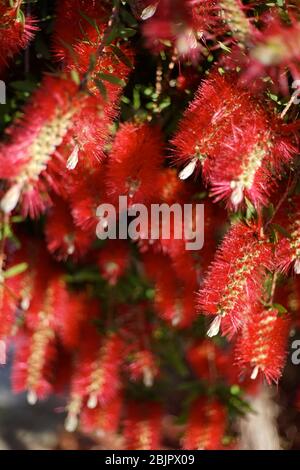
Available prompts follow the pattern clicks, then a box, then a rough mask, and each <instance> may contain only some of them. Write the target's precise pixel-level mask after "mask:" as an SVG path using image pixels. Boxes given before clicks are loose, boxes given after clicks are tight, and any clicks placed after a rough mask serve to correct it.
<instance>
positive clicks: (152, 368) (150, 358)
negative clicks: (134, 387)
mask: <svg viewBox="0 0 300 470" xmlns="http://www.w3.org/2000/svg"><path fill="white" fill-rule="evenodd" d="M128 370H129V374H130V378H131V379H132V380H133V381H138V380H142V381H143V383H144V385H145V387H152V385H153V381H154V379H155V377H156V376H157V375H158V373H159V370H158V367H157V365H156V361H155V357H154V355H153V353H152V352H151V351H149V350H146V349H145V350H140V351H137V352H136V353H135V354H134V355H133V357H132V359H131V360H130V364H129V366H128Z"/></svg>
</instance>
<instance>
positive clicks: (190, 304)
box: [143, 252, 196, 328]
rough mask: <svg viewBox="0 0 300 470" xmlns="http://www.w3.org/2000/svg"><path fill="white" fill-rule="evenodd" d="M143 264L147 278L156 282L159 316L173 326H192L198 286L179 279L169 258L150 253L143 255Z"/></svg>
mask: <svg viewBox="0 0 300 470" xmlns="http://www.w3.org/2000/svg"><path fill="white" fill-rule="evenodd" d="M143 263H144V267H145V272H146V275H147V277H148V278H149V280H151V281H152V282H154V286H155V299H154V302H155V306H156V308H157V312H158V314H159V315H160V316H161V317H162V318H163V319H164V320H166V321H167V322H169V323H170V324H171V325H172V326H176V327H179V328H185V327H187V326H189V325H191V323H192V322H193V320H194V319H195V316H196V308H195V300H194V295H195V289H196V285H195V284H193V283H192V284H190V283H188V282H187V283H185V281H184V280H183V279H179V278H178V277H177V276H176V273H175V271H174V269H173V268H172V265H170V259H169V258H168V257H167V256H163V255H160V254H154V253H151V252H148V253H145V254H144V255H143Z"/></svg>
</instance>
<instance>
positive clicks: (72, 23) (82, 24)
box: [53, 0, 109, 64]
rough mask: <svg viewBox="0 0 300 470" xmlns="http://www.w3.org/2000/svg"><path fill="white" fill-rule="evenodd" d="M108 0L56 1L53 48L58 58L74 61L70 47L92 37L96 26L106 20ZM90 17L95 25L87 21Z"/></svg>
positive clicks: (68, 61)
mask: <svg viewBox="0 0 300 470" xmlns="http://www.w3.org/2000/svg"><path fill="white" fill-rule="evenodd" d="M108 4H109V2H108V0H104V1H101V2H98V1H95V0H92V1H90V0H60V1H59V2H57V3H56V5H57V6H56V20H55V24H54V31H53V38H54V50H55V53H56V55H57V57H58V58H59V59H60V60H64V61H65V62H67V63H69V64H70V63H73V62H74V54H72V53H71V50H72V48H74V46H75V45H77V44H78V43H79V42H81V41H83V40H85V41H86V40H88V39H89V40H91V38H93V37H94V34H95V29H96V27H98V28H100V27H103V25H105V23H107V21H108V17H109V13H108V11H109V10H108V8H107V7H108ZM88 18H89V19H92V20H93V21H94V22H95V26H94V25H92V24H91V22H89V21H88Z"/></svg>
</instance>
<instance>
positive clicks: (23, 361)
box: [12, 319, 56, 405]
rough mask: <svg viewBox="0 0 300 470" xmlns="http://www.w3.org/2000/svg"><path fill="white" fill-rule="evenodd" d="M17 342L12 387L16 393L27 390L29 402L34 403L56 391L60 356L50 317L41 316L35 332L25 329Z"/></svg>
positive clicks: (17, 338)
mask: <svg viewBox="0 0 300 470" xmlns="http://www.w3.org/2000/svg"><path fill="white" fill-rule="evenodd" d="M16 345H17V350H16V354H15V356H14V363H13V369H12V388H13V390H14V392H16V393H20V392H24V391H27V399H28V402H29V403H30V404H31V405H34V404H35V403H36V402H37V400H38V399H43V398H45V397H47V396H48V395H49V394H50V393H51V392H52V380H53V373H54V370H53V366H54V362H55V357H56V347H55V341H54V335H53V330H52V328H51V327H49V326H48V325H47V320H46V319H41V323H40V325H39V327H37V329H36V330H35V331H30V330H23V331H22V332H21V333H19V334H18V337H16Z"/></svg>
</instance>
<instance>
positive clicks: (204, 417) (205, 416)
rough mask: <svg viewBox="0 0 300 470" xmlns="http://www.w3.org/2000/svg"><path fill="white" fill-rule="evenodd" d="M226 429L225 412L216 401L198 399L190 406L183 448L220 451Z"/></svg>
mask: <svg viewBox="0 0 300 470" xmlns="http://www.w3.org/2000/svg"><path fill="white" fill-rule="evenodd" d="M225 429H226V412H225V409H224V407H223V406H222V405H221V404H220V403H219V402H217V401H215V400H214V401H210V400H209V399H206V398H203V399H202V398H200V399H198V400H197V401H196V402H194V403H193V404H192V406H191V410H190V415H189V418H188V422H187V428H186V431H185V435H184V437H183V448H184V449H187V450H218V449H222V448H223V445H222V438H223V436H224V433H225Z"/></svg>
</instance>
